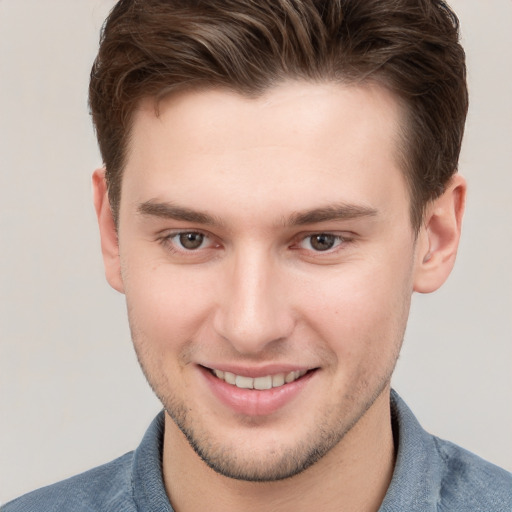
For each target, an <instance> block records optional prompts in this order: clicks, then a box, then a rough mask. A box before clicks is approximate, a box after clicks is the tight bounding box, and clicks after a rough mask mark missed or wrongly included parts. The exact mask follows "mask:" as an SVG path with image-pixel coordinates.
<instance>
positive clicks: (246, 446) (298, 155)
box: [114, 83, 416, 481]
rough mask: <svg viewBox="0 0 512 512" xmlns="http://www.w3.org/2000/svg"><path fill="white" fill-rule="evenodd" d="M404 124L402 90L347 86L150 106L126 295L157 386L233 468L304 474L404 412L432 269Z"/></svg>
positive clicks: (127, 211)
mask: <svg viewBox="0 0 512 512" xmlns="http://www.w3.org/2000/svg"><path fill="white" fill-rule="evenodd" d="M399 123H400V110H399V107H398V105H397V103H396V102H395V100H394V99H393V97H392V96H391V95H390V94H389V93H388V92H386V91H385V90H383V89H380V88H378V87H370V86H367V87H348V86H347V87H345V86H341V85H337V84H307V83H285V84H282V85H280V86H279V87H276V88H274V89H271V90H270V91H268V92H267V93H265V95H263V96H261V97H258V98H256V99H254V98H252V99H249V98H245V97H242V96H240V95H237V94H235V93H232V92H227V91H222V90H212V91H203V92H194V93H186V94H180V95H175V96H171V97H170V98H168V99H166V100H164V101H163V102H162V103H160V105H159V114H158V115H156V114H155V105H154V104H153V103H151V102H150V101H147V102H145V103H143V104H142V105H141V107H140V109H139V110H138V111H137V113H136V115H135V119H134V125H133V133H132V137H131V142H130V147H129V153H128V158H127V164H126V168H125V171H124V177H123V185H122V193H121V197H122V199H121V204H120V217H119V255H120V256H119V257H120V268H121V271H120V277H119V280H118V284H117V288H118V289H120V290H121V291H123V292H124V293H125V294H126V300H127V305H128V311H129V319H130V326H131V331H132V336H133V342H134V345H135V348H136V351H137V354H138V357H139V360H140V362H141V365H142V367H143V370H144V372H145V374H146V377H147V379H148V381H149V382H150V384H151V386H152V387H153V389H154V390H155V392H156V394H157V395H158V396H159V398H160V399H161V401H162V403H163V405H164V407H165V409H166V411H167V413H168V415H169V417H171V418H172V420H173V421H174V423H175V424H176V425H177V426H178V427H179V429H181V431H182V432H183V433H184V434H185V436H186V437H187V439H188V441H189V442H190V444H191V446H193V447H194V449H195V450H196V452H197V453H198V454H200V456H201V457H202V458H203V460H204V461H206V463H207V464H208V465H210V467H212V468H214V469H215V470H216V471H217V472H219V473H221V474H224V475H227V476H231V477H234V478H239V479H245V480H260V481H265V480H273V479H280V478H286V477H289V476H291V475H294V474H296V473H298V472H300V471H302V470H304V469H305V468H306V467H308V466H309V465H311V464H312V463H314V462H316V461H317V460H318V459H320V458H321V457H322V456H323V455H325V454H326V453H328V452H329V451H330V450H333V449H335V448H336V447H337V446H339V444H340V442H341V441H342V440H343V438H344V436H345V434H346V433H347V432H349V431H351V429H352V430H353V429H354V428H355V426H357V425H358V424H360V423H361V419H362V418H364V416H365V415H367V414H370V413H371V411H372V408H373V407H374V406H375V403H376V400H378V399H379V397H385V399H386V400H387V392H388V390H389V380H390V377H391V373H392V371H393V368H394V366H395V362H396V359H397V357H398V353H399V350H400V346H401V342H402V338H403V334H404V329H405V325H406V320H407V316H408V311H409V302H410V296H411V292H412V288H413V279H414V272H415V266H416V257H415V236H414V232H413V230H412V228H411V223H410V217H409V196H408V193H407V188H406V184H405V181H404V178H403V176H402V173H401V170H400V168H399V164H398V161H399V158H398V154H397V149H396V148H397V146H398V145H397V133H398V127H399ZM114 280H115V279H114Z"/></svg>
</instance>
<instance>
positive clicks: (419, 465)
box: [1, 391, 512, 512]
mask: <svg viewBox="0 0 512 512" xmlns="http://www.w3.org/2000/svg"><path fill="white" fill-rule="evenodd" d="M391 412H392V419H393V432H394V435H395V439H397V440H398V448H397V459H396V465H395V470H394V473H393V478H392V480H391V484H390V486H389V488H388V491H387V493H386V497H385V498H384V501H383V503H382V505H381V507H380V509H379V512H416V511H418V512H420V511H421V512H427V511H428V512H434V511H436V512H440V511H447V512H448V511H449V512H512V474H510V473H508V472H507V471H505V470H503V469H500V468H498V467H496V466H494V465H493V464H490V463H489V462H486V461H484V460H482V459H481V458H479V457H477V456H476V455H473V454H472V453H470V452H468V451H466V450H463V449H462V448H460V447H458V446H456V445H454V444H453V443H450V442H447V441H443V440H441V439H439V438H437V437H435V436H432V435H430V434H429V433H427V432H426V431H425V430H423V429H422V428H421V426H420V425H419V423H418V421H417V420H416V418H415V417H414V415H413V414H412V412H411V411H410V409H409V408H408V407H407V406H406V405H405V403H404V402H403V401H402V400H401V399H400V397H399V396H398V395H397V394H396V393H395V392H394V391H393V392H392V394H391ZM163 433H164V415H163V413H160V414H159V415H158V416H157V417H156V418H155V420H154V421H153V423H152V424H151V426H150V427H149V429H148V430H147V432H146V434H145V436H144V438H143V440H142V442H141V444H140V445H139V447H138V448H137V449H136V450H135V451H134V452H130V453H127V454H126V455H124V456H123V457H120V458H119V459H116V460H114V461H112V462H110V463H108V464H105V465H103V466H100V467H98V468H95V469H92V470H90V471H87V472H86V473H83V474H81V475H78V476H75V477H73V478H69V479H68V480H64V481H63V482H59V483H57V484H54V485H50V486H48V487H44V488H43V489H39V490H38V491H34V492H32V493H30V494H27V495H25V496H22V497H21V498H18V499H16V500H14V501H12V502H10V503H8V504H7V505H5V506H4V507H2V508H1V512H43V511H44V512H69V511H73V512H96V511H98V512H99V511H101V512H150V511H151V512H172V507H171V504H170V502H169V498H168V497H167V494H166V492H165V488H164V484H163V480H162V464H161V460H162V443H163Z"/></svg>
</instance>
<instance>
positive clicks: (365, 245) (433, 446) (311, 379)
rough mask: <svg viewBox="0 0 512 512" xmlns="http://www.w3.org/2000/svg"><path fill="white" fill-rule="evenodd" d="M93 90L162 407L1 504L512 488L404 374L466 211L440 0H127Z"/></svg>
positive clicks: (138, 334) (144, 356)
mask: <svg viewBox="0 0 512 512" xmlns="http://www.w3.org/2000/svg"><path fill="white" fill-rule="evenodd" d="M90 103H91V110H92V114H93V119H94V123H95V127H96V130H97V135H98V141H99V145H100V149H101V152H102V155H103V158H104V162H105V169H104V170H103V169H101V170H98V171H96V172H95V174H94V178H93V183H94V191H95V206H96V211H97V214H98V221H99V227H100V233H101V240H102V250H103V257H104V262H105V269H106V276H107V279H108V281H109V283H110V284H111V286H113V287H114V288H115V289H116V290H118V291H120V292H122V293H124V294H125V295H126V300H127V305H128V312H129V320H130V327H131V332H132V338H133V342H134V346H135V349H136V352H137V355H138V358H139V361H140V363H141V366H142V368H143V370H144V372H145V375H146V377H147V379H148V381H149V383H150V385H151V386H152V388H153V389H154V391H155V393H156V394H157V396H158V397H159V398H160V400H161V402H162V404H163V407H164V410H165V412H164V413H162V414H161V415H159V416H158V417H157V418H156V419H155V421H154V423H153V424H152V426H151V427H150V429H149V430H148V432H147V434H146V436H145V438H144V440H143V441H142V443H141V445H140V446H139V448H138V449H137V450H136V451H135V452H133V453H131V454H128V455H126V456H124V457H121V458H120V459H117V460H116V461H114V462H112V463H110V464H107V465H105V466H102V467H100V468H97V469H94V470H92V471H90V472H88V473H85V474H83V475H80V476H78V477H75V478H72V479H70V480H67V481H65V482H62V483H60V484H56V485H55V486H51V487H48V488H46V489H43V490H41V491H36V492H35V493H33V494H30V495H27V496H26V497H23V498H20V499H19V500H16V501H14V502H12V504H10V505H7V506H6V507H5V509H4V510H5V511H15V510H127V511H130V510H176V511H178V512H183V511H184V512H187V511H195V510H204V509H207V510H213V511H215V510H223V511H226V510H227V511H229V510H273V511H274V510H275V511H281V510H294V511H295V510H311V509H318V510H323V511H330V510H336V511H338V510H351V511H352V510H364V511H377V510H382V511H395V510H404V511H405V510H407V511H409V510H438V509H443V510H457V511H463V510H464V511H465V510H467V511H469V510H471V511H477V510H481V511H484V510H486V511H489V510H492V511H505V510H510V509H511V508H512V477H511V476H510V475H509V474H507V473H506V472H505V471H503V470H500V469H499V468H496V467H494V466H492V465H490V464H488V463H486V462H484V461H482V460H480V459H478V458H477V457H476V456H473V455H471V454H469V453H468V452H465V451H464V450H462V449H461V448H458V447H457V446H455V445H453V444H451V443H448V442H445V441H441V440H439V439H437V438H435V437H433V436H431V435H429V434H427V433H426V432H425V431H423V430H422V429H421V427H420V426H419V425H418V423H417V422H416V420H415V419H414V416H413V415H412V413H411V412H410V411H409V409H408V408H407V407H406V405H405V404H404V403H403V402H402V401H401V399H400V398H399V397H398V395H397V394H396V393H394V392H392V391H391V389H390V378H391V374H392V372H393V369H394V366H395V363H396V359H397V357H398V354H399V351H400V347H401V343H402V339H403V334H404V331H405V326H406V322H407V316H408V312H409V304H410V298H411V294H412V293H413V292H414V291H417V292H421V293H428V292H432V291H434V290H436V289H437V288H439V287H440V286H441V285H442V284H443V282H444V281H445V280H446V278H447V277H448V275H449V273H450V271H451V269H452V266H453V263H454V259H455V254H456V250H457V245H458V240H459V235H460V227H461V219H462V214H463V210H464V199H465V191H466V186H465V182H464V180H463V178H462V177H461V176H460V175H458V174H457V173H456V170H457V160H458V154H459V150H460V143H461V139H462V133H463V126H464V120H465V115H466V111H467V92H466V85H465V65H464V53H463V51H462V49H461V47H460V45H459V43H458V33H457V21H456V18H455V15H454V14H453V13H452V12H451V11H450V10H449V8H448V7H447V6H446V5H445V4H444V3H442V2H433V1H426V0H418V1H416V2H409V1H405V0H403V1H396V0H393V1H387V0H378V1H377V0H368V1H366V2H360V1H355V0H346V1H340V2H336V1H332V2H320V1H313V0H310V1H308V0H302V1H298V0H296V1H287V0H280V1H279V0H273V1H259V2H250V1H248V0H245V1H242V0H238V1H236V0H230V1H227V0H225V1H214V2H212V1H209V2H206V1H204V2H201V1H195V2H192V1H190V0H189V1H173V2H170V1H168V0H167V1H164V0H148V1H135V0H131V1H121V2H119V3H118V4H117V5H116V7H115V8H114V10H113V12H112V13H111V15H110V16H109V19H108V21H107V23H106V25H105V29H104V33H103V37H102V42H101V47H100V51H99V55H98V58H97V60H96V62H95V65H94V68H93V72H92V74H91V85H90ZM171 507H172V508H171Z"/></svg>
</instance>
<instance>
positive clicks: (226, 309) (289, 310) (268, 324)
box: [214, 250, 295, 356]
mask: <svg viewBox="0 0 512 512" xmlns="http://www.w3.org/2000/svg"><path fill="white" fill-rule="evenodd" d="M230 260H231V261H229V262H226V266H225V269H224V272H223V273H222V274H223V275H222V277H221V276H219V277H221V279H222V284H221V292H220V296H219V297H218V303H217V304H218V307H217V310H216V312H215V317H214V328H215V330H216V332H217V333H218V334H219V335H220V336H222V337H223V338H224V339H225V340H227V341H228V342H229V343H230V344H231V345H232V346H233V347H234V348H235V349H236V350H237V352H238V353H240V354H244V355H248V356H250V355H257V354H259V353H262V352H263V351H265V350H266V349H269V348H270V347H271V346H272V345H274V344H276V343H278V342H281V341H283V340H284V339H286V338H288V337H289V336H290V334H291V332H292V331H293V328H294V323H295V320H294V315H293V307H292V304H291V301H290V297H287V286H286V278H285V277H284V275H283V272H282V271H280V270H281V269H280V268H279V264H278V263H277V262H276V261H275V260H273V259H272V256H271V255H269V254H268V253H266V252H264V251H259V252H257V251H255V250H254V251H251V250H246V251H243V252H240V253H239V254H236V255H234V256H233V258H230Z"/></svg>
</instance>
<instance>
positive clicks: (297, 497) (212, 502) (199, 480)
mask: <svg viewBox="0 0 512 512" xmlns="http://www.w3.org/2000/svg"><path fill="white" fill-rule="evenodd" d="M394 459H395V450H394V444H393V434H392V429H391V418H390V408H389V389H388V390H386V391H385V392H383V393H382V394H381V395H380V397H379V398H378V399H377V400H376V401H375V403H374V404H373V405H372V407H371V408H370V409H369V410H368V411H367V413H366V414H365V415H364V416H363V417H362V418H361V419H360V421H359V422H358V423H357V424H356V425H355V426H354V427H353V428H352V429H351V430H350V431H349V432H348V433H347V434H346V435H345V436H344V438H343V439H342V440H341V441H340V442H339V443H338V444H337V445H336V446H335V447H334V448H333V449H332V450H331V451H330V452H329V453H328V454H327V455H325V456H324V457H323V458H322V459H321V460H319V461H318V462H317V463H316V464H314V465H313V466H311V467H310V468H308V469H307V470H305V471H303V472H302V473H300V474H298V475H296V476H294V477H292V478H288V479H285V480H280V481H277V482H245V481H240V480H234V479H231V478H227V477H224V476H222V475H219V474H218V473H216V472H215V471H213V470H212V469H210V468H209V467H208V466H207V465H206V464H205V463H204V462H203V461H202V460H201V459H200V458H199V457H198V456H197V454H196V453H195V452H194V451H193V449H192V448H191V447H190V445H189V444H188V441H187V440H186V438H185V437H184V435H183V434H182V433H181V431H180V430H179V429H178V428H177V427H176V425H175V424H174V422H173V421H172V420H171V419H170V418H169V416H168V415H167V414H166V418H165V437H164V457H163V473H164V482H165V487H166V491H167V494H168V496H169V497H170V500H171V503H172V506H173V508H174V510H175V511H176V512H193V511H196V510H208V511H210V512H235V511H236V512H238V511H240V510H244V511H246V512H253V511H254V512H256V511H258V512H259V511H260V510H272V511H275V512H285V511H293V512H302V511H304V512H305V511H310V510H315V509H316V510H322V511H324V512H330V511H337V512H340V511H341V512H343V511H354V510H357V511H361V512H376V511H377V510H378V509H379V507H380V505H381V503H382V501H383V499H384V496H385V494H386V490H387V488H388V486H389V483H390V481H391V477H392V474H393V468H394Z"/></svg>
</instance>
